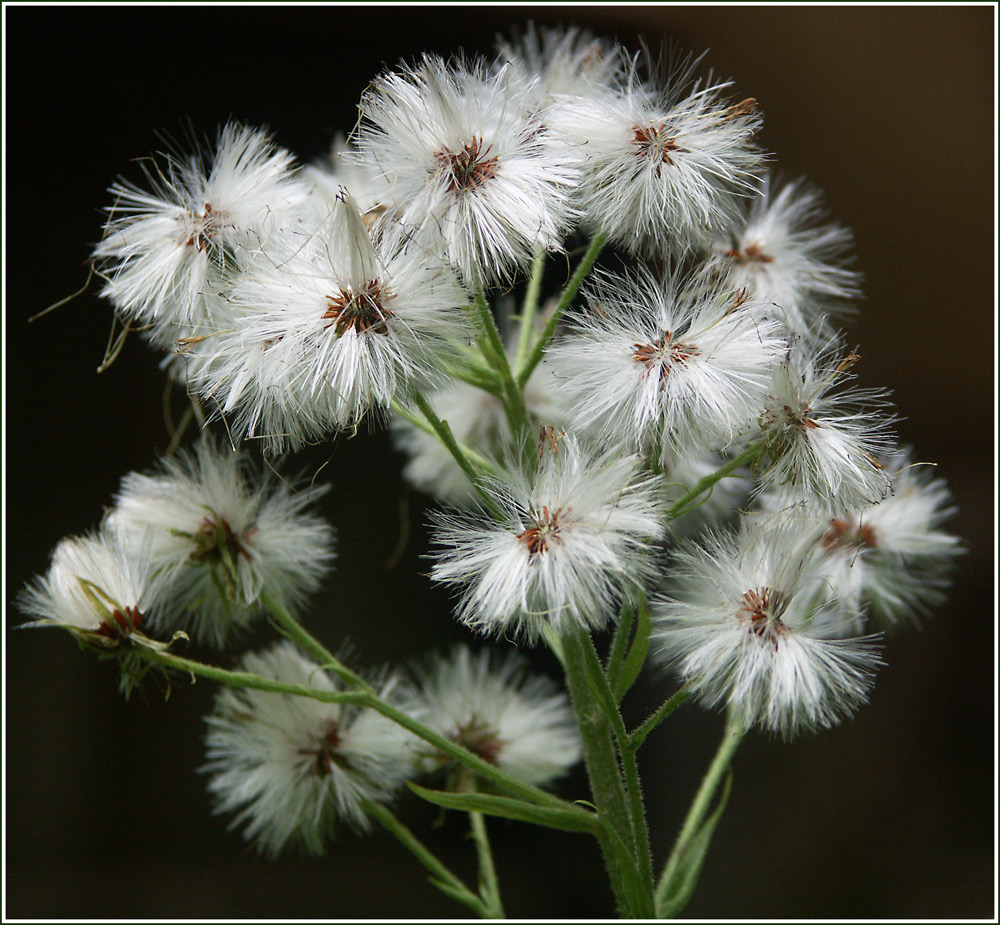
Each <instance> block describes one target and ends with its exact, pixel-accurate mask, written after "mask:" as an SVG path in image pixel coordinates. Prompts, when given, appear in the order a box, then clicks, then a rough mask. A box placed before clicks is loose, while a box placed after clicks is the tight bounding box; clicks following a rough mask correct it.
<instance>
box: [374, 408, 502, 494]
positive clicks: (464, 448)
mask: <svg viewBox="0 0 1000 925" xmlns="http://www.w3.org/2000/svg"><path fill="white" fill-rule="evenodd" d="M392 410H393V411H394V412H395V413H396V414H398V415H399V416H400V417H401V418H404V419H405V420H407V421H409V422H410V423H411V424H412V425H413V426H414V427H416V428H418V429H419V430H422V431H423V432H424V433H425V434H428V435H429V436H431V437H434V439H435V440H437V441H438V442H440V444H441V445H442V446H443V447H444V448H445V449H446V450H447V449H448V444H447V443H445V441H444V439H443V438H442V437H441V434H440V433H439V432H438V431H437V430H436V429H435V428H434V427H433V426H432V425H431V424H430V423H429V422H428V420H427V418H426V417H420V416H419V415H416V414H414V413H413V412H412V411H408V410H407V409H406V408H404V407H403V406H402V405H401V404H399V402H397V401H396V400H395V399H393V402H392ZM442 423H445V422H443V421H442ZM449 430H450V428H449ZM452 438H453V439H454V435H452ZM455 444H456V445H457V446H458V449H459V452H461V454H462V455H463V456H464V457H465V458H466V459H467V460H468V461H469V463H470V464H471V465H472V466H473V467H475V468H476V469H481V470H482V471H483V472H484V473H486V474H487V475H496V467H495V466H494V465H493V463H492V462H490V461H489V460H488V459H487V458H486V457H485V456H483V454H482V453H480V452H479V451H478V450H475V449H473V448H472V447H471V446H469V445H468V444H467V443H462V442H461V441H459V440H456V441H455ZM448 451H449V453H450V452H451V451H450V450H448ZM451 455H452V458H454V455H455V454H454V453H452V454H451ZM463 471H464V469H463Z"/></svg>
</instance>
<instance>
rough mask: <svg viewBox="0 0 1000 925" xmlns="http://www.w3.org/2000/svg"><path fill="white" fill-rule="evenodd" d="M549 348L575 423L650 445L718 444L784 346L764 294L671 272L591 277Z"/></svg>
mask: <svg viewBox="0 0 1000 925" xmlns="http://www.w3.org/2000/svg"><path fill="white" fill-rule="evenodd" d="M587 300H588V303H589V305H588V310H587V311H586V312H579V313H577V314H576V315H574V316H573V317H572V318H571V319H570V333H569V335H568V336H567V337H565V338H564V339H563V340H562V341H560V342H558V343H557V344H555V345H554V346H553V347H552V349H551V350H550V352H549V362H550V363H551V364H552V368H553V370H554V372H555V376H556V384H557V387H558V388H559V390H560V391H561V392H562V393H563V395H564V400H565V404H566V406H567V410H568V413H569V414H570V416H571V420H572V421H573V422H574V424H575V426H577V427H580V428H582V429H584V430H586V431H587V432H590V433H594V434H596V435H598V436H599V437H600V439H602V440H604V441H607V442H609V443H618V444H621V445H624V446H626V447H628V448H630V449H632V450H638V451H639V452H642V453H647V454H656V455H658V457H659V458H660V462H661V465H666V464H667V463H668V462H669V460H670V458H671V457H672V455H674V454H675V453H676V452H677V451H678V450H680V451H689V450H691V449H693V448H697V447H703V448H704V447H708V448H711V449H721V448H724V447H726V446H727V445H729V444H730V443H732V442H733V441H734V440H735V438H737V437H738V436H739V435H741V434H742V433H744V432H745V431H746V430H748V429H749V428H750V426H751V424H752V422H753V421H754V419H755V418H756V417H757V416H758V414H759V412H760V408H761V407H762V405H763V403H764V401H765V399H766V396H767V394H768V388H769V386H770V383H771V375H772V369H773V368H774V367H775V365H776V364H778V363H779V361H780V359H781V357H782V356H783V355H784V352H785V351H786V349H787V344H786V342H785V340H784V339H783V338H782V337H781V336H780V325H779V323H778V321H777V320H775V319H774V318H771V317H769V316H768V315H767V313H766V312H767V306H766V305H765V304H764V303H760V302H753V301H749V300H746V299H745V298H744V297H743V295H742V294H740V293H733V292H729V293H724V294H711V293H709V294H705V293H704V292H702V291H700V290H690V289H687V288H686V287H685V286H684V284H683V283H682V282H681V281H679V280H677V279H675V278H671V277H669V276H668V277H666V278H665V279H664V280H662V281H661V280H657V279H655V278H654V277H653V276H652V275H651V274H650V273H648V272H643V273H641V274H640V275H637V276H635V277H624V276H623V277H618V276H611V275H603V276H597V277H595V280H594V282H592V283H591V284H590V286H589V288H588V290H587Z"/></svg>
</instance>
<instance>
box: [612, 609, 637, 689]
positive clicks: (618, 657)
mask: <svg viewBox="0 0 1000 925" xmlns="http://www.w3.org/2000/svg"><path fill="white" fill-rule="evenodd" d="M633 623H635V607H634V606H633V604H632V602H631V601H627V602H626V603H625V604H624V605H623V606H622V612H621V614H620V615H619V617H618V626H616V627H615V635H614V638H613V639H612V640H611V651H610V652H609V653H608V670H607V674H608V686H609V687H610V688H611V689H612V690H614V689H615V688H616V687H617V686H618V680H619V678H621V674H622V666H623V665H624V663H625V652H626V651H627V649H628V640H629V634H630V633H631V632H632V624H633Z"/></svg>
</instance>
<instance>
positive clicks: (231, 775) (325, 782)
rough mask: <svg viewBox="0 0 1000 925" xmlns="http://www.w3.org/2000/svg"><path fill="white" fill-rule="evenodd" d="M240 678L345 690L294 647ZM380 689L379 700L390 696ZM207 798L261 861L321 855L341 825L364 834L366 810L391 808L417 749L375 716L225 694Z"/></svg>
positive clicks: (265, 656)
mask: <svg viewBox="0 0 1000 925" xmlns="http://www.w3.org/2000/svg"><path fill="white" fill-rule="evenodd" d="M240 668H241V669H242V670H243V671H248V672H252V673H254V674H257V675H260V676H261V677H264V678H267V679H271V680H276V681H282V682H285V683H287V684H298V685H301V686H303V687H309V688H312V689H313V690H318V691H328V692H331V693H332V692H336V691H338V690H339V689H340V688H339V684H338V682H337V681H336V680H334V679H333V678H331V677H330V675H328V674H327V673H326V672H324V671H323V670H322V669H321V668H320V667H319V666H317V665H315V664H313V663H312V662H311V661H309V660H308V659H307V658H305V657H304V656H303V655H302V654H301V653H299V651H298V650H297V649H296V648H295V646H294V645H292V644H291V643H288V642H283V643H279V644H278V645H276V646H273V647H272V648H270V649H268V650H266V651H264V652H261V653H258V654H254V653H249V654H247V655H245V656H244V657H243V659H242V660H241V663H240ZM395 688H396V681H395V679H393V678H389V679H387V680H383V681H382V682H380V683H379V685H378V693H379V696H380V697H382V698H383V699H390V698H392V697H393V696H394V691H395ZM206 722H207V723H208V725H209V733H208V737H207V756H208V759H209V760H208V763H207V764H206V765H205V767H204V769H203V770H205V771H206V772H208V774H209V775H210V780H209V784H208V789H209V792H210V793H212V795H213V796H214V797H215V800H216V811H217V812H220V813H229V812H235V813H236V816H235V818H234V819H233V823H232V826H233V827H237V826H243V834H244V836H245V837H246V839H247V840H248V841H252V842H253V843H254V844H255V845H256V847H257V848H258V849H259V850H260V851H261V852H263V853H265V854H269V855H277V854H278V853H280V852H281V851H282V850H284V849H285V848H287V847H291V846H297V847H299V848H301V849H303V850H304V851H305V852H306V853H308V854H321V853H322V852H323V851H324V850H325V849H326V847H327V845H328V844H329V843H330V841H331V839H332V838H333V836H334V834H335V832H336V829H337V827H338V824H339V823H341V822H342V823H346V824H347V825H348V826H350V827H351V828H353V829H356V830H361V831H364V830H366V829H368V827H369V820H368V817H367V816H366V814H365V808H364V806H365V803H367V802H375V803H386V802H389V801H390V800H392V798H393V796H394V795H395V793H396V791H397V790H398V788H399V787H400V786H401V784H402V783H403V781H404V780H405V779H406V778H407V777H408V776H409V774H410V773H411V770H412V767H413V764H412V757H411V756H412V747H413V746H412V742H411V741H410V737H409V736H407V734H406V733H404V732H403V730H402V729H401V728H400V727H399V726H397V725H396V724H395V723H393V722H392V721H391V720H388V719H386V718H385V717H383V716H381V715H380V714H378V713H375V712H374V711H372V710H368V709H364V708H358V707H352V706H345V705H340V704H335V703H323V702H322V701H319V700H314V699H312V698H309V697H299V696H295V695H292V694H275V693H271V692H268V691H260V690H254V689H249V688H247V689H241V688H237V689H232V688H226V689H223V690H222V691H220V692H219V694H218V696H217V697H216V701H215V709H214V710H213V712H212V714H211V716H209V717H208V718H207V720H206Z"/></svg>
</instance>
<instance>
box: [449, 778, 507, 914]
mask: <svg viewBox="0 0 1000 925" xmlns="http://www.w3.org/2000/svg"><path fill="white" fill-rule="evenodd" d="M460 789H461V790H462V791H463V792H465V793H475V791H476V781H475V778H474V777H473V776H472V775H471V774H468V773H465V774H463V781H462V784H461V787H460ZM469 824H470V826H471V829H472V840H473V841H474V842H475V844H476V856H477V857H478V858H479V895H480V896H481V897H482V899H483V905H484V906H485V907H486V913H485V914H484V916H483V918H490V919H503V918H506V915H505V914H504V911H503V903H502V902H501V900H500V881H499V879H498V878H497V869H496V865H495V864H494V862H493V849H492V848H491V847H490V836H489V833H488V832H487V831H486V820H485V818H484V817H483V814H482V813H480V812H475V811H472V812H470V813H469Z"/></svg>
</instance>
